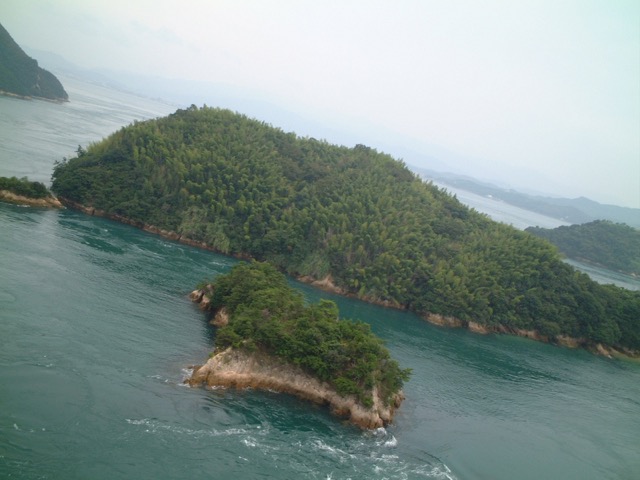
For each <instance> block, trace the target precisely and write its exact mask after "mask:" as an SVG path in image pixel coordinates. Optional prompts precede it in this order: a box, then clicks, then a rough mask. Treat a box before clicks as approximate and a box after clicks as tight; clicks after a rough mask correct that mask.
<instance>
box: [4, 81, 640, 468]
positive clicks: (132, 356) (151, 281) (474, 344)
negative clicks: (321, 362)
mask: <svg viewBox="0 0 640 480" xmlns="http://www.w3.org/2000/svg"><path fill="white" fill-rule="evenodd" d="M70 80H72V79H70ZM63 83H64V84H65V87H66V88H67V90H68V91H69V94H70V96H71V99H72V102H71V103H70V104H64V105H56V104H50V103H47V102H24V101H22V102H21V101H18V100H15V99H9V98H0V127H1V128H0V137H1V138H0V175H5V176H6V175H17V176H21V174H28V175H29V176H30V177H31V178H32V179H34V180H41V181H46V180H47V178H48V176H49V175H50V172H51V168H52V164H53V161H54V160H56V159H59V158H60V157H61V156H63V155H69V154H70V153H72V152H73V150H74V149H75V147H76V146H77V144H83V145H86V143H87V142H90V141H97V140H99V139H100V138H102V137H103V136H106V135H107V134H108V133H109V131H112V130H115V129H117V128H120V127H121V126H123V125H125V124H127V123H129V122H131V121H133V120H135V119H142V118H148V117H152V116H156V115H162V114H165V113H167V112H168V111H171V110H172V107H170V106H167V105H164V104H161V103H155V102H152V101H150V100H147V99H142V98H137V97H133V96H128V94H124V93H122V92H115V91H111V90H108V89H105V88H104V87H101V86H96V85H90V84H84V83H82V82H79V81H77V80H76V81H65V80H64V79H63ZM7 125H10V126H12V127H11V128H7ZM8 132H10V133H8ZM0 249H1V250H0V341H1V342H2V343H1V347H2V348H0V478H25V479H29V478H34V479H35V478H43V479H45V478H46V479H72V478H78V479H87V478H91V479H103V478H104V479H114V478H150V479H165V478H166V479H171V478H215V479H225V478H232V479H240V478H242V479H245V478H246V479H253V478H257V479H259V478H264V479H267V478H272V479H276V478H277V479H302V478H309V479H329V478H331V479H347V478H351V479H383V478H387V479H403V478H406V479H424V478H435V479H461V480H462V479H524V480H526V479H541V478H545V479H546V478H549V479H551V478H554V479H555V478H557V479H634V478H637V475H638V472H639V471H640V437H639V436H638V432H640V402H639V400H638V399H640V365H639V364H638V363H636V362H633V361H625V360H611V359H606V358H602V357H597V356H594V355H592V354H589V353H587V352H585V351H582V350H568V349H563V348H557V347H553V346H550V345H545V344H541V343H536V342H532V341H529V340H526V339H523V338H516V337H508V336H495V335H489V336H480V335H475V334H471V333H469V332H467V331H462V330H446V329H440V328H437V327H435V326H432V325H430V324H427V323H425V322H423V321H422V320H420V319H419V318H417V317H416V316H414V315H411V314H408V313H405V312H399V311H395V310H389V309H383V308H379V307H375V306H372V305H368V304H364V303H362V302H358V301H353V300H349V299H343V298H340V297H336V296H332V295H328V294H326V293H323V292H319V291H317V290H314V289H312V288H310V287H308V286H305V285H302V284H298V283H296V282H293V281H292V284H293V285H294V286H296V288H299V289H300V290H301V291H302V292H303V293H304V295H305V296H306V297H307V298H308V300H309V301H316V300H318V299H319V298H322V297H325V298H326V297H328V298H331V299H333V300H335V301H336V302H337V303H338V305H339V307H340V309H341V314H342V315H343V316H344V317H348V318H353V319H358V320H362V321H366V322H368V323H370V324H371V326H372V329H373V331H374V332H375V333H376V334H377V335H379V336H380V337H382V338H383V339H384V340H385V342H386V344H387V346H388V347H389V349H390V351H391V354H392V356H393V357H394V358H396V359H398V361H399V362H400V364H401V366H402V367H405V368H407V367H408V368H412V369H413V375H412V377H411V380H410V381H409V382H408V383H407V384H406V386H405V394H406V397H407V399H406V400H405V402H404V403H403V404H402V406H401V408H400V409H399V411H398V413H397V416H396V418H395V422H394V424H393V425H391V426H389V427H387V428H386V429H378V430H375V431H371V432H369V431H361V430H359V429H358V428H356V427H353V426H351V425H349V424H346V423H345V422H343V421H341V420H340V419H337V418H335V417H333V416H331V415H330V414H329V412H328V411H327V409H326V408H323V407H319V406H315V405H310V404H308V403H306V402H303V401H300V400H297V399H295V398H293V397H290V396H287V395H279V394H276V393H272V392H257V391H252V390H242V391H233V390H225V389H218V390H206V389H202V388H189V387H186V386H184V384H183V380H184V379H185V378H186V377H187V376H188V374H189V371H190V370H189V369H190V366H192V365H194V364H199V363H203V362H205V361H206V359H207V357H208V354H209V353H210V352H211V351H212V344H213V338H214V335H215V331H214V329H213V328H212V327H211V326H209V325H208V324H207V323H206V320H205V318H204V316H203V314H202V313H201V312H200V311H199V310H198V308H197V307H196V306H195V305H193V304H192V303H191V302H190V301H189V300H188V298H187V295H188V293H189V291H190V290H192V289H193V288H194V286H195V285H196V284H197V283H198V282H200V281H201V280H203V279H206V278H212V277H215V276H216V275H218V274H220V273H224V272H226V271H228V269H229V268H230V267H231V266H232V265H233V264H234V263H235V262H236V261H235V260H233V259H230V258H228V257H224V256H220V255H215V254H212V253H210V252H205V251H200V250H196V249H193V248H190V247H187V246H184V245H181V244H178V243H174V242H170V241H167V240H165V239H162V238H159V237H157V236H153V235H150V234H147V233H144V232H142V231H139V230H136V229H134V228H132V227H128V226H125V225H121V224H118V223H115V222H111V221H108V220H105V219H100V218H94V217H90V216H87V215H83V214H80V213H77V212H73V211H69V210H61V211H54V210H42V209H36V208H25V207H18V206H14V205H8V204H1V203H0Z"/></svg>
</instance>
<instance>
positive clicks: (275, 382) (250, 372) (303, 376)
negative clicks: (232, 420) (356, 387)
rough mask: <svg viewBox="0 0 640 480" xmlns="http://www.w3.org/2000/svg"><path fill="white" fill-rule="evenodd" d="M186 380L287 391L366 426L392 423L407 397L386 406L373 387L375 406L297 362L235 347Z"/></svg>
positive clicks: (396, 398) (400, 396) (400, 394)
mask: <svg viewBox="0 0 640 480" xmlns="http://www.w3.org/2000/svg"><path fill="white" fill-rule="evenodd" d="M187 383H189V385H191V386H199V385H203V384H204V385H207V386H210V387H213V386H223V387H233V388H249V387H250V388H255V389H261V390H267V389H268V390H272V391H276V392H281V393H288V394H291V395H295V396H296V397H298V398H301V399H304V400H309V401H312V402H314V403H318V404H325V405H328V406H329V408H330V409H331V412H332V413H334V414H335V415H338V416H341V417H347V418H348V419H349V421H350V422H351V423H353V424H355V425H358V426H359V427H361V428H366V429H372V428H378V427H382V426H385V425H387V424H389V423H390V422H391V421H392V420H393V415H394V413H395V410H396V409H397V408H398V407H399V406H400V404H401V403H402V400H404V396H403V395H402V393H398V394H396V396H395V398H394V400H393V402H391V405H389V406H386V405H385V404H384V402H383V401H382V399H381V398H380V397H379V395H378V393H377V390H376V389H375V388H374V391H373V398H374V403H373V406H372V407H371V408H367V407H365V406H363V405H362V404H361V403H359V402H358V401H357V400H356V398H355V397H353V396H351V395H350V396H346V397H343V396H341V395H339V394H338V393H337V392H336V391H335V390H334V389H333V388H332V387H331V386H330V385H328V384H327V383H325V382H320V381H319V380H318V379H316V378H314V377H312V376H311V375H309V374H307V373H306V372H304V371H303V370H302V369H300V368H299V367H297V366H295V365H291V364H288V363H285V362H282V361H280V360H279V359H277V358H274V357H272V356H269V355H266V354H264V353H261V352H245V351H243V350H237V349H233V348H228V349H226V350H223V351H221V352H218V353H216V354H215V355H214V356H212V357H211V358H210V359H209V361H208V362H207V363H206V364H204V365H203V366H201V367H198V368H195V369H194V372H193V374H192V376H191V378H190V379H188V380H187Z"/></svg>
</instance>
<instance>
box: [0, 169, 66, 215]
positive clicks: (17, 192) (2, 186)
mask: <svg viewBox="0 0 640 480" xmlns="http://www.w3.org/2000/svg"><path fill="white" fill-rule="evenodd" d="M0 201H4V202H7V203H14V204H17V205H29V206H32V207H53V208H61V207H62V204H61V203H60V201H59V200H58V199H57V198H55V197H54V196H53V194H52V193H51V192H50V191H49V189H48V188H47V187H46V186H45V185H44V184H43V183H40V182H31V181H29V179H28V178H27V177H23V178H16V177H9V178H8V177H0Z"/></svg>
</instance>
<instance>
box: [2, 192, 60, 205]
mask: <svg viewBox="0 0 640 480" xmlns="http://www.w3.org/2000/svg"><path fill="white" fill-rule="evenodd" d="M0 200H1V201H3V202H7V203H13V204H15V205H28V206H30V207H44V208H63V205H62V203H61V202H60V200H58V199H57V198H55V197H47V198H31V197H24V196H22V195H17V194H15V193H13V192H10V191H9V190H0Z"/></svg>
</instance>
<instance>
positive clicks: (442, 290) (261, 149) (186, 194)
mask: <svg viewBox="0 0 640 480" xmlns="http://www.w3.org/2000/svg"><path fill="white" fill-rule="evenodd" d="M52 180H53V184H52V190H53V191H54V192H55V193H56V194H57V195H58V196H59V198H61V200H63V201H64V202H67V205H69V206H71V207H74V208H79V209H83V210H84V211H86V212H88V213H93V214H99V215H104V216H108V217H110V218H114V219H117V220H120V221H124V222H127V223H129V224H132V225H136V226H138V227H140V228H145V229H147V230H149V231H154V232H157V233H161V234H164V235H166V236H168V237H169V238H174V239H176V240H180V241H184V242H187V243H190V244H192V245H197V246H201V247H205V248H210V249H213V250H216V251H218V252H221V253H225V254H230V255H235V256H238V257H243V258H249V257H250V258H255V259H258V260H268V261H270V262H271V263H273V264H274V265H276V266H277V267H278V268H279V269H280V270H282V271H284V272H286V273H288V274H290V275H293V276H295V277H298V278H302V279H305V280H306V281H308V282H315V283H316V284H318V285H322V286H324V287H325V288H331V289H333V290H334V291H336V292H339V293H342V294H346V295H351V296H354V297H357V298H361V299H363V300H366V301H370V302H375V303H378V304H380V305H386V306H390V307H396V308H404V309H408V310H410V311H413V312H416V313H417V314H419V315H421V316H423V317H424V318H426V319H428V320H430V321H432V322H435V323H440V324H447V325H458V326H467V327H469V328H471V329H473V330H475V331H482V332H504V333H513V334H518V335H526V336H530V337H533V338H538V339H541V340H547V341H551V342H557V343H563V344H568V345H583V346H586V347H587V348H596V346H598V345H600V344H601V345H606V346H608V347H613V348H616V349H618V350H623V351H625V352H627V353H629V354H634V353H635V352H638V351H639V350H640V293H638V292H631V291H626V290H624V289H622V288H618V287H614V286H603V285H599V284H597V283H595V282H593V281H592V280H591V279H590V278H589V277H588V276H587V275H586V274H583V273H580V272H577V271H576V270H574V269H573V268H572V267H570V266H569V265H566V264H565V263H564V262H563V261H562V260H561V258H560V254H559V252H558V251H557V249H556V247H554V246H553V245H551V244H550V243H549V242H548V241H546V240H543V239H539V238H537V237H535V236H533V235H531V234H529V233H527V232H521V231H518V230H516V229H515V228H512V227H510V226H507V225H503V224H499V223H496V222H494V221H492V220H490V219H489V218H488V217H487V216H486V215H482V214H480V213H478V212H476V211H475V210H472V209H469V208H467V207H465V206H464V205H463V204H461V203H460V202H459V201H458V200H457V199H456V198H455V197H452V196H450V195H449V194H447V193H446V192H445V191H444V190H441V189H439V188H437V187H436V186H434V185H432V184H430V183H425V182H423V181H422V180H420V179H419V178H418V177H417V176H416V175H415V174H413V173H412V172H411V171H409V170H408V169H407V168H406V166H405V165H404V163H403V162H401V161H397V160H395V159H393V158H392V157H391V156H389V155H387V154H384V153H380V152H377V151H376V150H375V149H372V148H369V147H366V146H364V145H356V146H355V147H353V148H348V147H345V146H336V145H331V144H328V143H327V142H325V141H320V140H316V139H314V138H301V137H298V136H296V135H295V134H294V133H285V132H283V131H282V130H280V129H277V128H274V127H272V126H270V125H268V124H265V123H263V122H260V121H257V120H253V119H250V118H247V117H246V116H243V115H240V114H237V113H233V112H231V111H227V110H221V109H215V108H207V107H205V108H197V107H195V106H192V107H191V108H188V109H184V110H178V111H177V112H175V113H174V114H172V115H169V116H167V117H164V118H160V119H155V120H149V121H145V122H137V123H134V124H133V125H130V126H128V127H125V128H122V129H121V130H119V131H118V132H116V133H114V134H112V135H111V136H109V137H108V138H106V139H104V140H103V141H101V142H99V143H96V144H93V145H90V146H89V147H88V148H87V150H86V151H85V150H83V149H79V151H78V155H77V156H76V157H75V158H72V159H70V160H68V161H62V162H60V163H58V164H57V165H56V166H55V168H54V173H53V177H52Z"/></svg>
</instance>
